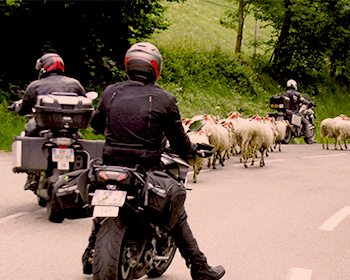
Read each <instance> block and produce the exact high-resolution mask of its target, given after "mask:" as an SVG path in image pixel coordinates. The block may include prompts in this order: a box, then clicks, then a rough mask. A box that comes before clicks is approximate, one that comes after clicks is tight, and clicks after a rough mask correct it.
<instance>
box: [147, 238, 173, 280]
mask: <svg viewBox="0 0 350 280" xmlns="http://www.w3.org/2000/svg"><path fill="white" fill-rule="evenodd" d="M176 249H177V247H176V245H175V241H174V240H173V238H172V237H171V236H168V237H167V240H166V242H165V246H161V248H157V255H158V256H161V257H168V260H166V261H162V260H160V261H159V262H158V264H157V265H156V266H155V268H153V269H151V270H150V271H149V272H148V273H147V276H148V277H149V278H158V277H160V276H161V275H162V274H163V273H164V272H165V271H166V270H167V269H168V267H169V266H170V264H171V262H172V261H173V259H174V256H175V253H176Z"/></svg>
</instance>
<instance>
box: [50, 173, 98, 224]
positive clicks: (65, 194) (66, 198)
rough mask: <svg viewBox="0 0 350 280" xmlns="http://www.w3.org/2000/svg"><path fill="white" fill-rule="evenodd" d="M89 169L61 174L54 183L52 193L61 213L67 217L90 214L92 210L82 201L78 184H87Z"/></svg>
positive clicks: (73, 217)
mask: <svg viewBox="0 0 350 280" xmlns="http://www.w3.org/2000/svg"><path fill="white" fill-rule="evenodd" d="M88 172H89V169H81V170H77V171H73V172H69V173H65V174H63V175H61V176H60V177H59V179H58V181H57V182H56V184H55V185H54V193H55V194H56V197H57V201H58V203H59V205H60V208H61V211H62V214H63V216H64V217H65V218H67V219H80V218H87V217H91V216H92V211H90V210H91V209H90V208H89V207H88V205H87V204H85V203H84V201H83V199H82V195H81V193H80V191H79V188H78V184H83V185H85V186H86V185H87V184H86V182H87V180H88V179H87V177H88Z"/></svg>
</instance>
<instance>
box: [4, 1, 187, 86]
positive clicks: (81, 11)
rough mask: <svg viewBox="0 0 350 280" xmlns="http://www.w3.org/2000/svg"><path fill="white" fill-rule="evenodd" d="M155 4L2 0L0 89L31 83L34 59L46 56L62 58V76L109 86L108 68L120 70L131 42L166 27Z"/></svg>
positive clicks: (83, 82)
mask: <svg viewBox="0 0 350 280" xmlns="http://www.w3.org/2000/svg"><path fill="white" fill-rule="evenodd" d="M168 1H176V2H179V1H185V0H168ZM160 2H161V1H160V0H145V1H141V0H136V1H74V2H68V1H67V2H66V1H44V0H42V1H28V2H24V1H23V2H22V1H17V2H16V0H11V2H10V1H9V0H8V2H6V1H5V0H1V2H0V7H1V10H0V25H1V26H2V39H3V41H2V42H3V43H2V52H1V53H0V56H1V61H2V63H1V64H0V68H1V71H0V73H1V74H0V83H1V84H0V87H1V88H3V89H5V90H6V89H7V88H8V84H9V83H10V84H11V83H12V84H24V85H25V84H28V82H30V81H31V80H34V79H36V75H37V73H36V72H35V71H34V66H35V62H36V59H38V58H39V57H41V55H42V54H43V53H44V52H50V51H54V52H57V53H58V54H59V55H60V56H62V58H63V60H64V62H65V65H66V71H67V75H68V76H71V77H74V78H77V79H78V80H80V81H81V82H82V84H83V85H85V86H86V85H87V84H88V83H89V82H90V81H92V82H93V83H95V84H103V83H109V82H110V81H112V80H114V79H115V77H114V76H113V73H114V74H115V73H117V72H118V71H114V72H112V71H110V70H111V69H112V68H113V69H115V70H119V71H120V70H123V60H124V55H125V51H126V50H127V49H128V47H129V46H130V44H131V43H133V42H136V41H140V40H145V39H147V38H149V37H150V36H151V35H152V34H153V33H154V32H160V31H162V30H164V29H166V28H167V27H168V26H169V22H168V21H167V20H166V19H165V18H164V15H163V14H164V11H165V7H163V6H162V5H161V4H160ZM4 40H6V43H5V42H4Z"/></svg>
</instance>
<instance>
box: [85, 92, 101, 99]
mask: <svg viewBox="0 0 350 280" xmlns="http://www.w3.org/2000/svg"><path fill="white" fill-rule="evenodd" d="M85 95H86V97H87V98H90V99H91V100H95V99H96V98H97V97H98V93H97V92H96V91H89V92H87V93H86V94H85Z"/></svg>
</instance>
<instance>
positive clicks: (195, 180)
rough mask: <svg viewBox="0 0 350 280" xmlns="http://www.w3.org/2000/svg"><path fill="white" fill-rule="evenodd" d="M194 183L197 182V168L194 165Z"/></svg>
mask: <svg viewBox="0 0 350 280" xmlns="http://www.w3.org/2000/svg"><path fill="white" fill-rule="evenodd" d="M193 183H197V168H196V166H195V165H194V166H193Z"/></svg>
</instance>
